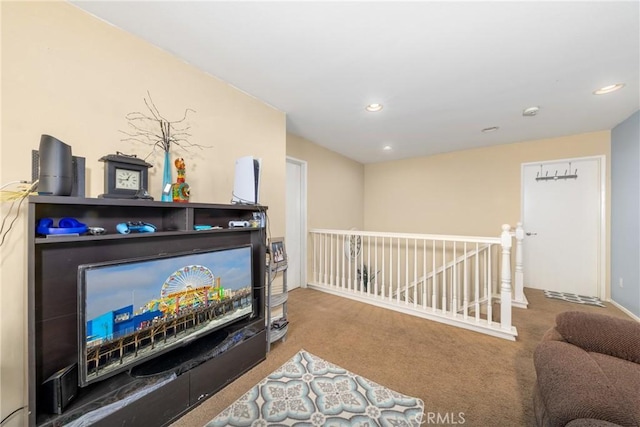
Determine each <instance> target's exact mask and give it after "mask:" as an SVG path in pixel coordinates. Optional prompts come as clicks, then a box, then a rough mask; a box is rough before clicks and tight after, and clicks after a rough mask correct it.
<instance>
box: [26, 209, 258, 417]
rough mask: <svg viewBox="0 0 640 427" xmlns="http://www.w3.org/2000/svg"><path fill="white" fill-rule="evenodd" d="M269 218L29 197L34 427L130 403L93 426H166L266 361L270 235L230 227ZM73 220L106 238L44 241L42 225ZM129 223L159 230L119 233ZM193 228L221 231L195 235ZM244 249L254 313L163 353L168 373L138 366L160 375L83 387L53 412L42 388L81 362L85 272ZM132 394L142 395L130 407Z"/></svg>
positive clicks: (247, 212)
mask: <svg viewBox="0 0 640 427" xmlns="http://www.w3.org/2000/svg"><path fill="white" fill-rule="evenodd" d="M265 211H266V207H263V206H251V205H222V204H205V203H167V202H154V201H145V200H128V199H91V198H77V197H58V196H31V197H30V198H29V213H28V221H29V237H28V239H29V240H28V260H29V261H28V270H29V273H28V294H29V303H28V328H29V329H28V332H29V338H28V343H29V344H28V345H29V361H28V367H29V369H28V371H29V379H28V387H29V425H30V426H58V425H64V424H66V423H68V422H71V421H73V420H76V419H78V418H79V417H81V416H85V417H86V416H91V415H95V414H96V413H99V412H100V411H101V410H102V412H105V408H106V407H108V405H116V406H117V405H120V404H121V403H122V402H125V401H129V400H131V401H130V402H128V403H127V404H122V405H120V407H119V408H117V409H115V410H113V411H112V412H110V413H109V414H108V415H106V416H104V417H103V418H101V419H96V420H95V425H98V426H117V425H121V426H124V425H126V426H138V425H139V426H147V425H167V424H169V423H170V422H172V421H173V420H175V419H176V418H178V417H179V416H181V415H182V414H184V413H185V412H187V411H188V410H190V409H192V408H193V407H194V406H195V405H197V404H198V403H199V402H201V401H202V400H203V399H204V398H206V397H208V396H210V395H212V394H214V393H215V392H217V391H218V390H220V389H221V388H222V387H224V386H225V385H226V384H227V383H229V382H231V381H233V380H234V379H235V378H237V377H238V376H240V375H242V374H243V373H244V372H246V371H247V370H249V369H250V368H252V367H253V366H255V365H256V364H258V363H260V362H261V361H262V360H264V359H265V357H266V349H267V338H266V329H265V308H264V307H265V290H264V289H265V273H266V271H265V263H264V260H265V256H266V246H265V240H266V239H265V229H264V228H250V227H247V228H229V221H250V220H252V219H253V218H254V213H257V214H261V215H264V214H265ZM69 217H70V218H74V219H76V220H77V221H79V222H81V223H84V224H86V225H87V226H89V227H102V228H104V229H105V230H106V234H102V235H90V234H86V235H69V236H60V235H56V236H55V237H44V236H40V235H38V234H37V233H36V225H37V224H38V221H39V220H40V219H42V218H50V219H51V220H52V221H53V224H54V225H53V226H56V225H58V223H59V221H60V219H61V218H69ZM128 221H142V222H145V223H151V224H153V225H154V226H155V227H156V229H157V231H156V232H153V233H134V232H132V233H130V234H120V233H118V232H117V231H116V225H117V224H119V223H122V222H128ZM195 225H208V226H211V227H216V228H214V229H209V230H199V231H196V230H194V226H195ZM218 227H219V228H218ZM236 247H238V248H240V247H245V248H246V247H249V248H250V249H247V251H248V252H251V258H250V261H248V262H249V264H250V266H251V267H250V268H251V276H252V278H253V279H252V283H251V291H250V294H242V295H249V298H250V300H251V301H253V305H252V307H253V308H252V309H251V311H250V315H248V316H246V317H241V318H239V319H238V320H237V321H235V322H234V323H229V324H228V325H225V326H224V327H221V329H217V330H215V329H214V332H213V333H210V334H207V335H204V336H202V337H199V338H197V339H195V340H191V341H188V342H187V343H185V344H183V345H182V346H180V347H176V348H172V349H170V350H168V351H165V352H163V353H161V354H162V359H163V363H164V364H167V365H168V366H169V368H168V369H165V368H166V366H165V367H164V368H163V369H160V370H159V371H157V373H155V371H154V370H153V369H156V368H154V365H152V364H153V363H156V364H157V363H158V360H159V359H160V358H155V359H151V360H148V361H145V362H143V363H142V364H138V365H136V366H133V367H132V369H133V371H136V370H142V371H144V370H145V369H147V370H151V372H152V374H145V375H142V376H140V377H137V378H134V377H133V376H132V375H131V372H128V371H123V372H120V373H117V374H115V375H113V376H110V377H106V378H104V379H101V380H100V381H98V382H94V383H92V384H89V385H87V386H86V387H81V388H78V390H77V393H76V395H75V396H74V398H73V399H72V400H70V403H69V404H68V406H67V407H66V408H65V409H64V411H62V414H56V413H53V411H52V410H51V409H50V407H51V406H54V405H53V404H52V401H53V400H52V399H53V398H54V396H52V395H51V393H50V392H49V389H48V388H46V387H45V386H44V385H43V383H44V382H45V381H46V380H47V379H48V378H49V377H51V376H52V375H54V374H56V373H58V372H59V371H60V370H64V369H69V368H70V367H74V366H76V365H77V364H78V363H79V346H80V343H81V340H80V337H79V335H81V334H80V333H79V316H80V314H79V313H80V307H79V302H78V277H79V273H78V271H79V269H78V267H79V266H82V265H92V264H101V263H107V264H108V263H119V262H120V261H123V260H125V261H126V260H131V259H153V258H157V257H159V256H160V257H165V256H168V257H171V256H178V255H179V254H185V253H192V252H198V251H214V252H215V251H222V250H227V249H229V248H236ZM247 289H248V288H247ZM243 298H245V297H244V296H243ZM176 307H177V303H176ZM84 339H85V337H82V340H84ZM163 366H164V365H163ZM134 393H138V394H140V395H141V396H139V397H137V398H136V399H132V398H131V395H132V394H134ZM63 397H64V396H63ZM125 398H127V399H125ZM88 414H89V415H88Z"/></svg>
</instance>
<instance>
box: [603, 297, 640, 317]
mask: <svg viewBox="0 0 640 427" xmlns="http://www.w3.org/2000/svg"><path fill="white" fill-rule="evenodd" d="M608 301H609V302H610V303H611V304H613V305H615V306H616V307H618V308H619V309H620V310H621V311H623V312H624V313H625V314H626V315H628V316H629V317H631V318H632V319H634V320H635V321H636V322H640V317H638V316H636V315H635V314H633V313H632V312H630V311H629V309H627V308H625V307H623V306H621V305H620V304H618V303H617V302H615V301H614V300H612V299H610V300H608Z"/></svg>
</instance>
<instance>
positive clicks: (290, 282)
mask: <svg viewBox="0 0 640 427" xmlns="http://www.w3.org/2000/svg"><path fill="white" fill-rule="evenodd" d="M286 196H287V202H286V205H287V206H286V213H285V222H286V230H287V231H286V233H285V246H286V248H287V256H288V258H289V261H288V265H289V267H288V269H287V287H288V288H289V290H291V289H296V288H298V287H300V286H302V287H306V283H307V282H306V280H307V275H306V272H307V162H305V161H303V160H298V159H294V158H293V157H287V193H286Z"/></svg>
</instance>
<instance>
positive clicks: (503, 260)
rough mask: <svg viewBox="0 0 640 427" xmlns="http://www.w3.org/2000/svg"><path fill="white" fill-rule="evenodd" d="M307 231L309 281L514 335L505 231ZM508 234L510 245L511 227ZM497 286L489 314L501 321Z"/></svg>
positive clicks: (395, 306) (350, 294)
mask: <svg viewBox="0 0 640 427" xmlns="http://www.w3.org/2000/svg"><path fill="white" fill-rule="evenodd" d="M505 227H506V228H509V226H508V225H507V226H505ZM353 233H357V235H354V234H353ZM310 234H311V236H310V238H311V239H312V241H311V242H309V243H310V246H311V248H312V254H313V258H314V259H313V260H312V261H311V262H312V270H313V273H312V277H313V278H314V280H313V282H314V283H309V286H310V287H312V288H317V289H319V290H326V291H330V292H337V293H344V294H345V296H348V297H349V298H353V299H357V300H362V301H364V302H367V300H371V299H374V298H375V299H376V300H377V303H376V304H383V305H386V306H387V307H389V308H393V309H396V310H399V311H402V312H405V313H409V314H416V315H418V316H422V315H424V316H425V317H427V318H430V319H433V320H437V319H448V323H453V322H452V321H453V320H455V323H456V324H461V325H463V327H466V326H464V324H465V323H466V324H468V325H469V328H470V329H473V330H476V331H484V332H486V333H488V334H490V335H495V336H500V337H503V338H508V339H513V338H514V337H515V335H516V333H515V328H513V327H512V326H511V321H512V314H511V307H512V304H511V303H512V302H515V301H516V300H515V298H513V300H512V294H511V292H512V287H511V286H512V285H511V276H510V274H511V263H510V248H511V246H510V245H507V244H504V245H503V244H502V243H503V240H505V238H504V235H501V236H500V238H497V237H493V238H484V237H483V238H476V237H465V236H434V235H419V234H409V233H375V232H374V233H370V232H361V231H347V230H313V231H311V233H310ZM503 234H504V233H503ZM387 238H388V243H387ZM508 239H510V240H509V243H510V244H513V245H514V246H515V245H517V242H516V243H513V233H509V235H508ZM410 240H412V241H413V244H410ZM358 243H359V245H358ZM498 244H500V245H501V248H502V257H500V256H498V255H500V254H498V253H494V252H493V251H494V250H495V251H497V250H499V249H498V248H499V247H498ZM372 246H373V247H372ZM379 246H382V247H381V248H380V247H379ZM411 251H413V255H412V254H411ZM419 251H422V252H423V253H422V256H419ZM429 251H431V254H429V253H428V252H429ZM449 254H451V256H449ZM507 254H508V255H507ZM438 257H441V259H438ZM429 258H430V260H429ZM412 263H413V266H412V265H411V264H412ZM419 263H421V264H422V265H420V264H419ZM494 263H495V265H494ZM403 264H404V268H403ZM516 268H517V267H516ZM365 269H366V271H367V274H366V275H365V274H364V271H365ZM352 270H353V273H352ZM501 270H502V271H501ZM494 275H495V277H494ZM430 286H431V288H429V287H430ZM412 288H413V289H412ZM498 293H499V294H500V296H499V298H500V313H497V312H496V313H495V314H496V319H497V317H498V315H499V316H500V321H499V322H494V321H493V315H494V313H493V311H494V307H493V302H494V299H497V298H498ZM514 293H515V292H514ZM507 299H508V301H507ZM496 302H497V301H496ZM401 303H402V304H401ZM410 303H412V304H411V308H409V304H410ZM485 304H486V306H485ZM496 309H497V307H496ZM472 310H473V311H474V312H475V314H471V311H472ZM461 314H462V315H461ZM441 321H445V320H441ZM498 323H499V324H498Z"/></svg>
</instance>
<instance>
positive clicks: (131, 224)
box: [116, 221, 156, 234]
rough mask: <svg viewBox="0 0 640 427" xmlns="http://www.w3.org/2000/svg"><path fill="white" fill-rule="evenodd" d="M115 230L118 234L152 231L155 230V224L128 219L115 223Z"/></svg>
mask: <svg viewBox="0 0 640 427" xmlns="http://www.w3.org/2000/svg"><path fill="white" fill-rule="evenodd" d="M116 230H118V233H120V234H129V233H131V232H136V233H153V232H155V231H156V226H155V225H153V224H149V223H148V222H142V221H128V222H121V223H120V224H118V225H116Z"/></svg>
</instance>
